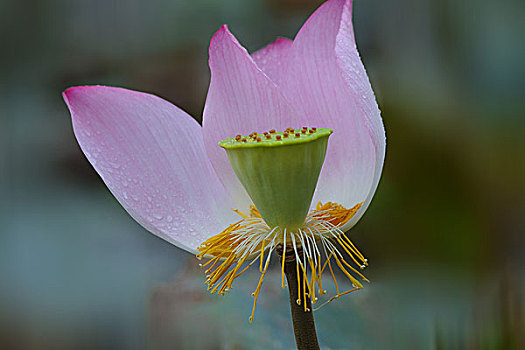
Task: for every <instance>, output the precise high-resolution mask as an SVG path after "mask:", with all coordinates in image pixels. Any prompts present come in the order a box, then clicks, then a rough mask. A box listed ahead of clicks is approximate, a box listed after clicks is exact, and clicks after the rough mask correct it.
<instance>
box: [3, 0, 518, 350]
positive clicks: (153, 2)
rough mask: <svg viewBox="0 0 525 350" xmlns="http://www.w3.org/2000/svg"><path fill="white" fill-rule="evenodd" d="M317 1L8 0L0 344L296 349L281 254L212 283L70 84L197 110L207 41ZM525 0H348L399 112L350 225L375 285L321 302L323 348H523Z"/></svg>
mask: <svg viewBox="0 0 525 350" xmlns="http://www.w3.org/2000/svg"><path fill="white" fill-rule="evenodd" d="M321 2H322V1H318V0H222V1H213V0H150V1H146V0H95V1H77V0H70V1H65V0H27V1H6V0H2V1H1V2H0V43H1V49H0V180H1V183H0V198H1V200H0V348H5V349H143V348H149V349H291V348H293V347H294V339H293V333H292V329H291V324H290V316H289V309H288V296H287V292H286V291H283V290H281V289H280V277H279V275H278V274H279V272H278V270H279V266H278V264H274V265H273V267H272V273H271V274H270V276H269V278H268V279H267V280H266V283H265V285H264V288H263V291H262V293H261V296H260V298H259V300H260V301H259V304H258V310H257V313H256V319H255V322H254V324H253V325H250V324H249V323H248V316H249V313H250V310H251V303H252V298H251V296H250V293H251V292H252V290H253V288H254V286H255V284H256V281H257V279H258V274H257V273H255V272H253V271H252V272H251V273H248V274H246V275H244V276H243V278H241V279H239V280H238V282H237V284H236V286H237V287H236V288H235V290H233V291H232V292H231V293H230V294H229V295H227V296H225V297H222V298H221V297H216V296H212V295H209V294H208V293H207V292H206V290H205V288H204V284H203V276H202V272H201V271H200V269H199V268H198V264H197V261H196V259H195V258H194V257H193V256H191V255H190V254H188V253H186V252H184V251H182V250H179V249H178V248H175V247H173V246H171V245H169V244H168V243H166V242H164V241H162V240H161V239H159V238H156V237H155V236H153V235H151V234H149V233H147V232H146V231H145V230H144V229H143V228H141V227H140V226H139V225H138V224H137V223H135V222H134V221H133V220H132V219H131V217H129V216H128V214H127V213H126V212H125V211H124V210H123V209H122V208H121V207H120V205H119V204H118V203H117V202H116V200H115V199H114V198H113V197H112V196H111V194H110V193H109V191H108V190H107V189H106V187H105V186H104V184H103V183H102V181H101V180H100V178H99V177H98V176H97V174H96V173H95V171H94V170H93V169H92V168H91V166H90V165H89V163H88V162H87V160H86V159H85V157H84V156H83V154H82V152H81V151H80V149H79V147H78V145H77V143H76V141H75V139H74V135H73V132H72V129H71V124H70V118H69V113H68V111H67V108H66V107H65V105H64V103H63V101H62V99H61V96H60V94H61V92H62V91H63V90H64V89H65V88H66V87H69V86H71V85H83V84H108V85H117V86H123V87H128V88H132V89H137V90H141V91H148V92H151V93H155V94H157V95H159V96H162V97H164V98H165V99H167V100H169V101H171V102H173V103H175V104H176V105H178V106H180V107H182V108H183V109H185V110H186V111H188V112H189V113H190V114H191V115H194V116H196V118H197V119H198V120H200V116H201V114H202V109H203V106H204V101H205V96H206V91H207V85H208V83H209V71H208V66H207V46H208V42H209V39H210V38H211V36H212V35H213V33H214V32H215V31H216V30H217V29H218V28H219V26H220V25H222V24H223V23H228V24H229V27H230V29H231V30H232V31H233V33H234V34H235V35H236V36H237V37H238V39H239V40H240V41H241V42H242V43H243V44H244V45H245V46H246V47H247V48H248V50H249V51H251V52H252V51H254V50H256V49H257V48H260V47H262V46H264V45H265V44H267V43H269V42H271V41H273V40H274V39H275V37H277V36H285V37H289V38H293V36H294V35H295V33H296V32H297V30H298V29H299V28H300V26H301V25H302V23H303V22H304V21H305V20H306V18H307V17H308V15H309V14H310V13H311V12H312V11H313V10H314V9H315V8H316V7H317V6H318V5H319V4H320V3H321ZM524 18H525V2H523V1H522V0H504V1H498V2H495V1H490V0H461V1H456V0H444V1H432V0H398V1H395V2H394V1H386V0H377V1H365V0H356V1H355V3H354V26H355V32H356V39H357V43H358V47H359V50H360V53H361V56H362V59H363V61H364V63H365V66H366V67H367V70H368V74H369V76H370V79H371V82H372V85H373V87H374V90H375V92H376V95H377V99H378V102H379V105H380V107H381V110H382V115H383V119H384V123H385V127H386V130H387V157H386V162H385V168H384V173H383V177H382V180H381V183H380V185H379V188H378V191H377V193H376V196H375V199H374V200H373V202H372V205H371V206H370V208H369V210H368V212H367V214H366V215H365V216H364V217H363V219H362V220H361V222H360V223H359V224H358V225H357V226H356V227H355V228H354V229H353V230H352V231H351V234H350V236H351V237H352V239H353V240H354V242H355V243H356V244H357V245H358V246H359V247H360V248H361V250H362V251H363V252H365V254H366V255H367V257H368V259H369V262H370V267H369V268H368V269H367V276H368V277H369V278H370V280H371V284H369V285H367V286H366V288H365V289H364V290H361V291H358V292H357V293H354V294H352V295H349V296H346V297H345V298H342V299H341V300H339V301H337V302H334V303H331V304H330V305H328V306H326V307H324V308H323V309H321V310H319V311H317V312H316V313H315V317H316V320H317V328H318V334H319V338H320V343H321V345H322V347H323V348H324V349H525V340H524V334H525V255H524V254H525V246H524V241H525V239H524V233H525V118H524V117H525V116H524V111H525V64H524V62H525V41H524V40H523V35H524V34H525V20H524Z"/></svg>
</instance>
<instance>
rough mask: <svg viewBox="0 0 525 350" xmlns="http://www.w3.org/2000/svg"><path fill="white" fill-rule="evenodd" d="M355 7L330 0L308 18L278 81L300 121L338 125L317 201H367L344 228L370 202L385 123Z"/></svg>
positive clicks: (349, 203)
mask: <svg viewBox="0 0 525 350" xmlns="http://www.w3.org/2000/svg"><path fill="white" fill-rule="evenodd" d="M351 6H352V2H351V0H330V1H328V2H326V3H325V4H323V5H322V6H321V7H320V8H319V9H318V10H317V11H316V12H315V13H314V14H313V15H312V16H311V17H310V18H309V19H308V21H307V22H306V23H305V24H304V26H303V27H302V28H301V30H300V31H299V33H298V34H297V36H296V38H295V40H294V42H293V46H292V51H293V53H292V55H291V63H290V65H289V69H288V70H287V72H286V77H285V79H283V80H282V83H281V85H280V87H281V88H282V92H283V94H284V95H285V97H286V98H287V99H288V101H290V102H291V103H292V105H293V107H294V108H295V109H296V110H297V111H298V116H299V119H300V120H301V123H302V124H305V125H312V126H318V127H328V128H332V129H334V133H333V135H332V136H331V138H330V142H329V146H328V152H327V156H326V160H325V164H324V166H323V170H322V172H321V175H320V178H319V183H318V187H317V190H316V194H315V196H314V203H315V202H316V201H323V202H326V201H335V202H338V203H340V204H343V205H344V206H346V207H352V206H353V205H355V204H356V203H359V202H364V205H363V207H362V208H361V209H360V211H359V212H358V213H357V215H356V216H355V217H354V218H353V219H352V220H351V221H350V222H349V223H347V225H345V227H344V229H349V228H350V227H351V226H353V225H354V224H355V223H356V222H357V221H358V220H359V218H360V217H361V215H362V214H363V213H364V212H365V210H366V207H367V206H368V204H369V203H370V201H371V199H372V196H373V194H374V192H375V189H376V187H377V184H378V182H379V178H380V175H381V170H382V166H383V161H384V154H385V133H384V128H383V123H382V120H381V115H380V111H379V108H378V106H377V103H376V101H375V97H374V93H373V91H372V88H371V85H370V82H369V80H368V77H367V75H366V71H365V68H364V66H363V64H362V62H361V59H360V58H359V54H358V52H357V48H356V45H355V40H354V36H353V28H352V23H351Z"/></svg>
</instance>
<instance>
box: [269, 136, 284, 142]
mask: <svg viewBox="0 0 525 350" xmlns="http://www.w3.org/2000/svg"><path fill="white" fill-rule="evenodd" d="M269 138H270V139H271V137H269ZM275 138H276V139H277V141H280V140H281V135H277V136H276V137H275Z"/></svg>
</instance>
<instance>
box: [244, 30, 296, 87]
mask: <svg viewBox="0 0 525 350" xmlns="http://www.w3.org/2000/svg"><path fill="white" fill-rule="evenodd" d="M292 43H293V41H292V40H290V39H286V38H277V40H275V41H274V42H273V43H271V44H269V45H267V46H265V47H263V48H262V49H260V50H258V51H256V52H254V53H252V58H253V60H254V61H255V63H256V64H257V66H258V67H259V68H260V69H262V71H263V72H264V73H265V74H266V75H267V76H268V77H270V79H271V80H272V81H273V82H275V83H276V84H277V85H280V84H281V79H283V78H284V77H285V76H286V75H285V72H286V70H287V66H288V63H289V62H290V55H291V49H292Z"/></svg>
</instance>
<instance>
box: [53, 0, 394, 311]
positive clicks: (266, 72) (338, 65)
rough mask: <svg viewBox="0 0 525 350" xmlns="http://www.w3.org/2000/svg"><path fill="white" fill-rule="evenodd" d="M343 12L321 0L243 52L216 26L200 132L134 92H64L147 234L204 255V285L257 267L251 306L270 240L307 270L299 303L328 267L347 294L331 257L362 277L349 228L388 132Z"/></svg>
mask: <svg viewBox="0 0 525 350" xmlns="http://www.w3.org/2000/svg"><path fill="white" fill-rule="evenodd" d="M351 7H352V1H351V0H346V1H344V0H331V1H328V2H326V3H325V4H323V5H322V6H321V7H320V8H319V9H318V10H317V11H316V12H315V13H314V14H313V15H312V16H311V17H310V18H309V19H308V20H307V21H306V23H305V24H304V25H303V27H302V28H301V30H300V31H299V33H298V34H297V36H296V37H295V39H294V40H293V41H292V40H288V39H284V38H279V39H277V40H276V41H275V42H273V43H272V44H270V45H268V46H266V47H265V48H263V49H261V50H259V51H257V52H255V53H253V54H251V55H250V54H249V53H248V52H247V51H246V49H244V48H243V47H242V46H241V45H240V44H239V42H238V41H237V39H236V38H235V37H234V36H233V35H232V34H231V33H230V32H229V30H228V28H227V27H226V26H223V27H221V28H220V29H219V30H218V32H217V33H216V34H215V35H214V36H213V38H212V40H211V43H210V49H209V65H210V70H211V84H210V87H209V91H208V95H207V100H206V105H205V109H204V115H203V124H202V127H201V126H200V125H199V124H198V123H197V122H196V121H195V120H194V119H193V118H192V117H190V116H189V115H188V114H187V113H185V112H184V111H183V110H181V109H180V108H178V107H176V106H174V105H172V104H171V103H169V102H167V101H165V100H163V99H161V98H159V97H156V96H153V95H150V94H146V93H142V92H136V91H131V90H126V89H122V88H116V87H106V86H80V87H72V88H69V89H67V90H66V91H65V92H64V93H63V96H64V99H65V101H66V103H67V106H68V107H69V109H70V112H71V116H72V121H73V129H74V132H75V135H76V138H77V140H78V143H79V145H80V147H81V149H82V150H83V152H84V153H85V155H86V157H87V158H88V160H89V161H90V162H91V164H92V165H93V167H94V168H95V170H96V171H97V172H98V174H99V175H100V176H101V178H102V180H103V181H104V183H105V184H106V185H107V187H108V188H109V190H110V191H111V193H113V195H114V196H115V198H116V199H117V200H118V201H119V202H120V203H121V204H122V206H123V207H124V208H125V209H126V210H127V211H128V213H129V214H130V215H131V216H132V217H133V218H134V219H135V220H136V221H137V222H139V223H140V224H141V225H142V226H144V227H145V228H146V229H147V230H149V231H151V232H152V233H154V234H155V235H157V236H159V237H161V238H163V239H165V240H167V241H168V242H170V243H172V244H174V245H176V246H177V247H179V248H182V249H184V250H187V251H188V252H191V253H195V254H197V256H198V257H199V258H202V257H205V258H210V260H209V261H208V263H207V264H204V265H203V266H204V267H205V268H206V273H207V281H206V282H207V283H208V285H209V289H210V290H211V291H212V292H216V293H219V294H224V293H226V292H228V290H229V289H230V288H231V286H232V283H233V280H234V279H235V278H236V277H238V276H239V275H240V274H241V273H242V272H244V271H245V270H246V268H247V267H249V266H252V265H253V264H254V263H255V262H259V269H260V271H261V279H260V281H259V284H258V285H257V288H256V290H255V292H254V294H253V295H254V297H255V301H254V310H255V303H256V300H257V296H258V294H259V291H260V289H261V285H262V281H263V277H264V274H265V273H266V270H267V268H268V263H269V261H270V256H271V255H272V251H273V250H274V249H275V248H276V246H277V245H282V246H284V247H285V248H287V249H292V252H293V254H295V255H296V258H297V270H298V273H300V274H301V275H303V276H304V277H305V278H304V279H303V285H302V286H299V290H300V295H301V296H300V298H299V300H297V302H298V303H301V302H303V305H304V307H305V309H306V299H307V298H308V299H309V300H311V302H313V303H314V302H315V301H316V300H317V297H316V290H317V293H318V295H322V294H324V293H325V290H323V288H322V284H321V276H322V273H323V271H324V270H325V268H326V266H327V265H328V267H329V270H330V274H331V276H332V277H333V280H334V282H335V287H336V295H335V297H338V296H340V295H343V294H345V293H347V292H343V291H341V290H340V289H339V285H338V284H337V281H336V277H335V274H334V272H333V269H332V265H334V267H335V266H338V267H339V269H340V270H342V271H343V273H344V274H345V275H346V276H347V277H348V278H349V279H350V281H351V282H352V283H353V284H354V287H356V288H361V287H362V285H361V283H360V282H359V281H358V280H357V278H356V276H360V277H361V278H363V279H364V276H362V275H361V273H360V272H359V271H358V268H359V267H363V266H364V265H366V259H364V257H363V255H362V254H361V253H360V252H359V251H358V250H357V249H356V248H355V246H354V245H353V244H352V242H351V241H350V240H349V239H348V237H347V236H346V235H345V233H344V232H346V231H348V230H349V229H350V228H351V227H352V226H354V225H355V224H356V223H357V221H358V220H359V219H360V218H361V216H362V215H363V214H364V212H365V210H366V208H367V207H368V205H369V204H370V201H371V199H372V196H373V194H374V192H375V190H376V187H377V185H378V182H379V178H380V175H381V170H382V166H383V160H384V155H385V134H384V128H383V124H382V120H381V116H380V112H379V109H378V106H377V103H376V101H375V97H374V93H373V91H372V88H371V86H370V83H369V80H368V77H367V75H366V72H365V68H364V66H363V64H362V62H361V60H360V58H359V54H358V52H357V48H356V44H355V40H354V34H353V28H352V23H351ZM305 125H306V126H305ZM316 127H317V128H330V129H317V128H316ZM275 129H277V130H279V131H275ZM332 130H333V134H332V135H331V136H330V140H329V142H328V136H329V135H330V134H331V133H332ZM264 131H266V134H263V132H264ZM235 135H238V136H235ZM268 135H269V138H268ZM285 138H289V140H291V141H289V142H288V140H285ZM296 138H297V142H295V139H296ZM299 140H301V141H300V142H299ZM304 140H306V141H304ZM321 140H322V141H321ZM219 142H222V144H221V145H222V148H221V147H219V145H218V143H219ZM236 142H237V143H238V144H239V147H237V146H235V144H236ZM286 142H288V144H287V143H286ZM243 144H244V146H246V147H244V146H243ZM297 144H301V145H302V146H301V147H298V146H297ZM228 145H229V146H228ZM230 146H231V147H230ZM236 147H237V148H236ZM299 149H300V151H299ZM225 150H226V151H225ZM237 151H238V152H237ZM243 152H244V153H243ZM272 152H273V153H272ZM301 152H303V153H301ZM239 157H240V158H239ZM254 157H255V158H254ZM306 159H308V161H306ZM296 160H298V161H296ZM323 161H324V163H323ZM254 179H255V180H254ZM279 186H280V187H279ZM276 188H280V190H279V191H277V190H276ZM290 189H291V190H290ZM311 203H314V204H311ZM232 208H235V209H234V210H232ZM336 244H337V245H336ZM285 255H286V251H285V253H284V254H282V257H283V267H284V258H285ZM321 256H323V258H322V257H321ZM347 256H349V257H350V259H349V258H348V257H347ZM322 259H323V261H324V263H322V262H321V260H322ZM347 260H348V261H347ZM332 263H333V264H332ZM241 267H242V269H241ZM309 276H310V277H309ZM365 280H366V279H365ZM283 286H284V278H283ZM352 290H353V289H352ZM348 292H349V291H348ZM332 299H333V298H332ZM330 300H331V299H330ZM254 310H252V317H251V320H253V312H254Z"/></svg>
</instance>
